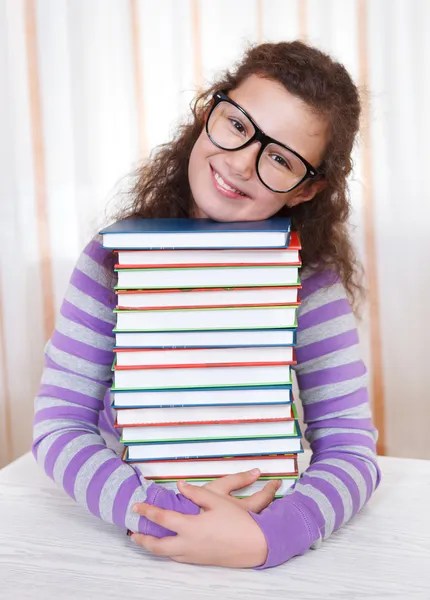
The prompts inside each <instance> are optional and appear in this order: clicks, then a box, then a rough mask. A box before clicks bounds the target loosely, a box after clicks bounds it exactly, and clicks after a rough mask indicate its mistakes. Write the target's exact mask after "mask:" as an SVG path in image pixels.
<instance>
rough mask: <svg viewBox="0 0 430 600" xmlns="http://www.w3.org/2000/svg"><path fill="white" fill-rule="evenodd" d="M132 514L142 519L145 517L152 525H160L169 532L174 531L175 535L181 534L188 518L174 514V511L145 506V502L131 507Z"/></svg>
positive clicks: (180, 514) (177, 513)
mask: <svg viewBox="0 0 430 600" xmlns="http://www.w3.org/2000/svg"><path fill="white" fill-rule="evenodd" d="M133 512H135V513H137V514H138V515H140V516H142V517H146V518H147V519H149V520H150V521H152V522H153V523H157V525H161V526H162V527H165V528H166V529H170V531H174V532H175V533H181V532H182V531H184V530H185V529H186V527H187V524H188V523H187V522H188V518H189V517H188V515H184V514H182V513H179V512H176V511H175V510H167V509H164V508H158V507H157V506H152V505H151V504H146V502H139V503H138V504H135V505H134V506H133ZM136 535H137V534H136ZM139 535H142V534H139Z"/></svg>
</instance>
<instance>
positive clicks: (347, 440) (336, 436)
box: [311, 433, 375, 454]
mask: <svg viewBox="0 0 430 600" xmlns="http://www.w3.org/2000/svg"><path fill="white" fill-rule="evenodd" d="M336 446H365V447H366V448H369V449H370V450H373V452H375V442H374V441H373V440H372V439H370V438H369V437H367V435H363V434H360V433H333V434H329V435H326V436H324V437H322V438H319V439H317V440H314V441H313V442H312V443H311V448H312V451H313V452H315V454H318V453H319V452H323V451H324V450H328V449H330V448H334V447H336Z"/></svg>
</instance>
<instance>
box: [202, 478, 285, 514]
mask: <svg viewBox="0 0 430 600" xmlns="http://www.w3.org/2000/svg"><path fill="white" fill-rule="evenodd" d="M259 477H260V471H259V469H252V470H251V471H243V472H241V473H235V474H234V475H225V476H224V477H219V478H218V479H214V480H213V481H210V482H209V483H206V484H205V485H204V486H203V487H204V488H206V489H207V490H210V491H211V492H214V493H215V494H219V495H220V496H223V497H224V498H228V499H229V500H231V501H232V502H235V503H237V505H238V506H240V507H241V508H243V509H244V510H252V512H255V513H259V512H261V511H262V510H263V509H264V508H266V507H267V506H269V504H270V503H271V502H272V501H273V499H274V496H275V494H276V492H277V490H278V489H279V486H280V483H281V482H280V481H279V480H277V479H274V480H271V481H269V482H268V483H267V484H266V485H265V486H264V488H263V489H262V490H261V491H259V492H255V494H252V495H251V496H247V497H246V498H237V497H235V496H231V495H230V494H231V492H233V491H236V490H240V489H242V488H244V487H246V486H248V485H251V483H254V481H257V479H258V478H259Z"/></svg>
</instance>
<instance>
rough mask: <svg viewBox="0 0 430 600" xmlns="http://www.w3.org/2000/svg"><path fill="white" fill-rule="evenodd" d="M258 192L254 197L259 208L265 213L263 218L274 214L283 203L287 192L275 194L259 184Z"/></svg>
mask: <svg viewBox="0 0 430 600" xmlns="http://www.w3.org/2000/svg"><path fill="white" fill-rule="evenodd" d="M259 188H261V189H259V193H258V195H257V197H256V198H255V200H256V204H257V205H258V207H259V210H260V211H261V212H262V213H264V214H265V217H264V218H267V219H268V218H269V217H271V216H273V215H274V214H276V213H277V212H278V211H279V210H281V208H282V207H283V206H284V205H285V203H286V201H287V197H288V194H276V193H275V192H271V191H270V190H268V189H266V188H264V187H263V186H259Z"/></svg>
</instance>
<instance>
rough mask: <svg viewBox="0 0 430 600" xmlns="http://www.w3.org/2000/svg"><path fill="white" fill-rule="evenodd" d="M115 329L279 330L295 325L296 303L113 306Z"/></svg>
mask: <svg viewBox="0 0 430 600" xmlns="http://www.w3.org/2000/svg"><path fill="white" fill-rule="evenodd" d="M115 313H116V317H117V323H116V331H182V330H186V331H189V330H199V329H201V330H204V331H208V330H211V329H214V330H216V329H223V330H226V329H281V328H283V327H285V328H289V327H295V326H296V316H297V306H295V305H294V306H270V307H267V306H258V307H257V306H252V307H247V308H238V307H220V308H178V309H174V310H166V309H164V308H159V309H151V310H118V309H115Z"/></svg>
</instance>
